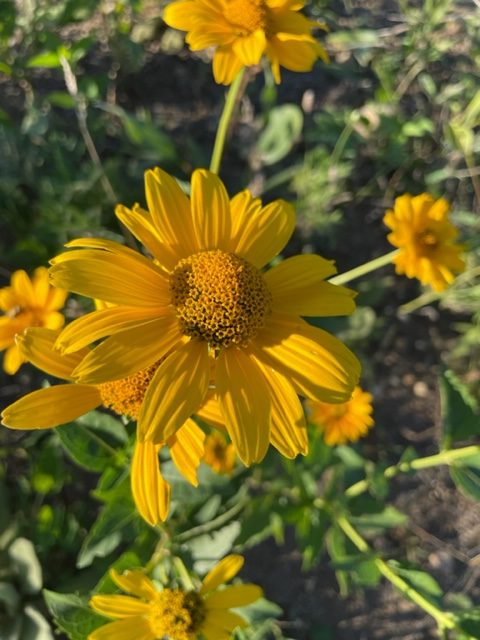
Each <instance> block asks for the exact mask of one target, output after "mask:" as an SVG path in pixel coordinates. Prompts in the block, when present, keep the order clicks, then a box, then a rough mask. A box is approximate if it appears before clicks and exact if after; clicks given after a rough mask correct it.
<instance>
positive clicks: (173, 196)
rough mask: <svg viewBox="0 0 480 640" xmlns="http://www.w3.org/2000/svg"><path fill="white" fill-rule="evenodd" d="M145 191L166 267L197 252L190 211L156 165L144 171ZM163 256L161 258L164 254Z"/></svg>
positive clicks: (177, 187)
mask: <svg viewBox="0 0 480 640" xmlns="http://www.w3.org/2000/svg"><path fill="white" fill-rule="evenodd" d="M145 194H146V197H147V203H148V209H149V211H150V215H151V216H152V220H153V225H154V227H155V230H156V233H157V234H158V238H159V240H160V242H162V244H163V245H164V247H165V250H166V251H169V260H168V264H166V263H165V264H164V266H166V267H167V268H169V269H173V267H174V266H175V265H176V264H177V262H178V261H179V260H180V259H181V258H186V257H187V256H189V255H192V254H193V253H197V252H198V251H199V250H200V248H199V247H198V244H197V243H196V241H195V234H194V231H193V224H192V214H191V212H190V203H189V201H188V198H187V196H186V195H185V194H184V193H183V191H182V190H181V188H180V186H179V185H178V183H177V182H176V180H174V179H173V178H172V177H171V176H169V175H168V173H165V171H162V170H161V169H159V168H158V167H157V168H156V169H154V170H153V171H146V172H145ZM164 259H165V257H164Z"/></svg>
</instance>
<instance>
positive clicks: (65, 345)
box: [56, 306, 159, 353]
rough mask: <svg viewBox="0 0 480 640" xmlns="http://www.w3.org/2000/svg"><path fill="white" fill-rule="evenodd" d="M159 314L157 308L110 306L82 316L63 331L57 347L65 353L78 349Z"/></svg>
mask: <svg viewBox="0 0 480 640" xmlns="http://www.w3.org/2000/svg"><path fill="white" fill-rule="evenodd" d="M158 315H159V311H158V310H157V309H156V308H149V307H140V308H139V307H124V306H120V307H108V308H107V309H102V310H100V311H93V312H92V313H88V314H86V315H84V316H80V318H77V319H76V320H74V321H73V322H71V323H70V324H69V325H67V326H66V328H65V329H64V330H63V331H62V333H61V334H60V336H59V338H58V340H57V344H56V347H57V349H60V350H62V351H64V352H65V353H71V352H72V351H78V350H79V349H81V348H82V347H85V346H87V345H88V344H92V343H94V342H96V341H97V340H100V339H101V338H104V337H105V336H111V335H114V334H116V333H118V332H119V331H123V330H124V329H128V328H129V327H131V326H135V325H140V324H142V323H143V322H144V321H146V320H150V319H153V318H155V317H156V316H158Z"/></svg>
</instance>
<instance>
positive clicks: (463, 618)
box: [455, 607, 480, 638]
mask: <svg viewBox="0 0 480 640" xmlns="http://www.w3.org/2000/svg"><path fill="white" fill-rule="evenodd" d="M455 620H456V622H457V624H458V626H459V627H460V629H461V630H462V631H465V633H467V634H468V635H469V636H470V637H471V638H480V608H479V607H477V608H475V609H470V610H469V611H465V612H463V611H462V612H460V613H456V614H455Z"/></svg>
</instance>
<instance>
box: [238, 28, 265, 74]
mask: <svg viewBox="0 0 480 640" xmlns="http://www.w3.org/2000/svg"><path fill="white" fill-rule="evenodd" d="M232 46H233V51H234V53H235V54H236V55H237V57H238V58H239V60H240V61H241V62H242V64H244V65H245V66H246V67H250V66H252V65H255V64H258V63H259V62H260V59H261V57H262V55H263V54H264V53H265V48H266V46H267V39H266V37H265V32H264V31H263V29H257V30H256V31H253V32H252V33H249V34H248V35H246V36H241V37H238V38H237V39H236V40H235V42H234V43H233V45H232Z"/></svg>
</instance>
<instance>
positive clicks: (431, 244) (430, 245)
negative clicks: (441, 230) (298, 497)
mask: <svg viewBox="0 0 480 640" xmlns="http://www.w3.org/2000/svg"><path fill="white" fill-rule="evenodd" d="M418 240H419V242H420V244H421V245H422V247H423V248H424V249H427V250H428V249H434V248H435V247H436V246H437V244H438V238H437V236H436V235H435V233H434V232H433V231H431V230H430V229H426V230H425V231H423V232H422V233H421V234H420V235H419V238H418Z"/></svg>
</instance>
